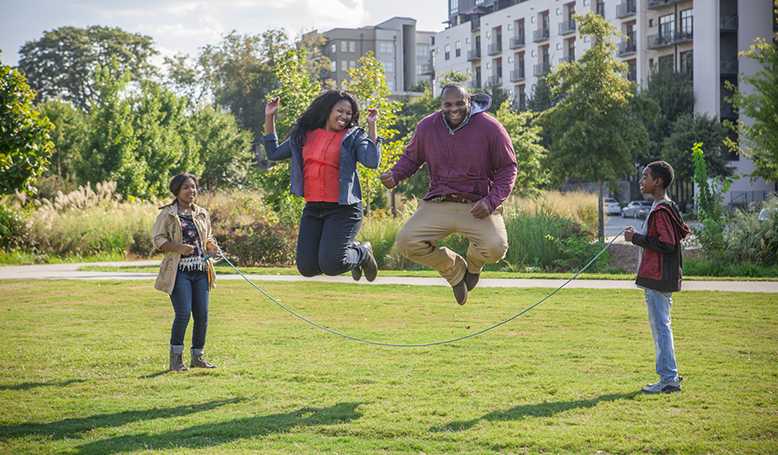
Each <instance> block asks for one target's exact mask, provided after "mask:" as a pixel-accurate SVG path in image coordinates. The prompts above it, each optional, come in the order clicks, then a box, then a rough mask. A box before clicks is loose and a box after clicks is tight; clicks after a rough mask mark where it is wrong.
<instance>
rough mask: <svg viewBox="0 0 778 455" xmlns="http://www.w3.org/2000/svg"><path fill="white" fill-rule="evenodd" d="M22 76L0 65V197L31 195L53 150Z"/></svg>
mask: <svg viewBox="0 0 778 455" xmlns="http://www.w3.org/2000/svg"><path fill="white" fill-rule="evenodd" d="M34 98H35V93H34V92H33V91H32V90H31V89H30V86H29V85H27V81H26V80H25V78H24V75H23V74H22V73H20V72H19V71H17V70H14V69H12V68H11V67H10V66H5V65H0V194H8V193H13V192H14V191H27V192H33V191H34V189H33V187H32V184H33V183H34V182H35V179H36V178H37V177H38V176H40V175H41V174H42V173H43V172H44V171H45V170H46V166H47V165H48V163H49V156H50V155H51V151H52V149H53V148H54V144H53V143H52V142H51V137H50V132H51V129H52V127H53V125H52V124H51V122H49V121H48V119H46V117H45V116H43V115H41V113H40V112H38V110H37V109H35V106H34V105H33V100H34Z"/></svg>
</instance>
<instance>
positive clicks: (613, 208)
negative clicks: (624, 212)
mask: <svg viewBox="0 0 778 455" xmlns="http://www.w3.org/2000/svg"><path fill="white" fill-rule="evenodd" d="M602 205H603V206H604V208H605V214H606V215H621V206H620V205H619V201H617V200H616V199H613V198H612V197H606V198H603V199H602Z"/></svg>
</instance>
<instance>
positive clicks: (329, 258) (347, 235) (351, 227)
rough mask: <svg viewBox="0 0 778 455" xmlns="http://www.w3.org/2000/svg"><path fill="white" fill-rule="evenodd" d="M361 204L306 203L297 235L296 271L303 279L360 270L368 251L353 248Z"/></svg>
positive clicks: (359, 220) (360, 213) (358, 224)
mask: <svg viewBox="0 0 778 455" xmlns="http://www.w3.org/2000/svg"><path fill="white" fill-rule="evenodd" d="M361 224H362V204H352V205H340V204H338V203H336V202H308V203H307V204H305V208H304V209H303V216H302V218H301V219H300V232H299V235H298V236H297V261H296V262H297V270H299V271H300V274H301V275H303V276H309V277H310V276H316V275H320V274H322V273H323V274H325V275H340V274H341V273H343V272H346V271H349V270H352V269H355V268H357V267H359V266H360V265H361V264H362V262H364V261H365V259H366V258H367V249H366V248H365V247H363V246H355V245H354V238H356V236H357V232H359V227H360V225H361Z"/></svg>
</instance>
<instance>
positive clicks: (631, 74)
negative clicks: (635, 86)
mask: <svg viewBox="0 0 778 455" xmlns="http://www.w3.org/2000/svg"><path fill="white" fill-rule="evenodd" d="M637 76H638V65H637V60H630V61H628V62H627V80H629V81H632V82H637V79H638V77H637Z"/></svg>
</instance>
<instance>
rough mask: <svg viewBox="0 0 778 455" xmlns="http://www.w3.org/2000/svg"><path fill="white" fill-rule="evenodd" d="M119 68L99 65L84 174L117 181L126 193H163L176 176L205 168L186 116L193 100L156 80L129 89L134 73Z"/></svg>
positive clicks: (90, 178)
mask: <svg viewBox="0 0 778 455" xmlns="http://www.w3.org/2000/svg"><path fill="white" fill-rule="evenodd" d="M114 71H115V69H114V70H108V69H100V70H98V74H97V76H96V77H95V80H96V81H97V85H96V89H97V96H96V97H95V98H96V99H95V102H94V107H93V109H92V111H91V112H90V115H89V131H88V134H87V139H86V142H85V143H86V145H85V147H84V148H83V151H82V156H81V160H80V163H79V166H78V175H79V178H80V180H81V182H101V181H107V180H112V181H115V182H116V183H117V189H118V191H119V192H120V193H121V194H123V195H125V196H139V197H154V196H164V195H166V194H167V193H168V189H167V182H168V179H169V178H170V176H171V175H173V174H175V173H177V172H181V171H188V172H192V173H195V174H198V173H200V172H201V171H202V170H203V167H202V163H201V161H200V157H199V154H198V153H197V149H196V146H195V141H194V139H193V137H194V134H193V131H192V128H191V126H190V124H189V121H188V118H187V117H186V112H187V111H186V109H187V106H188V102H187V100H186V99H184V98H182V97H178V96H176V95H175V94H174V93H172V92H171V91H170V90H168V89H166V88H164V87H162V86H161V85H159V84H157V83H155V82H151V81H143V82H142V83H141V84H140V86H139V88H138V91H137V92H136V93H129V92H128V90H127V85H128V83H129V79H130V78H129V75H126V74H125V75H124V76H123V77H121V78H120V79H118V80H116V79H113V77H112V74H113V73H114Z"/></svg>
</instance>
